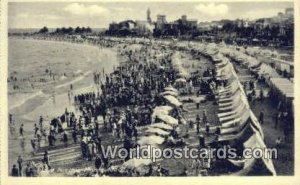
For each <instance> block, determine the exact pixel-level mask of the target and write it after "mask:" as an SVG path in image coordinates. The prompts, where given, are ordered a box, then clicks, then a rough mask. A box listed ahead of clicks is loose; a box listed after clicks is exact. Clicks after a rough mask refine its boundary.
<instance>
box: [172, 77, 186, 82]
mask: <svg viewBox="0 0 300 185" xmlns="http://www.w3.org/2000/svg"><path fill="white" fill-rule="evenodd" d="M175 82H177V83H178V82H182V83H185V82H186V79H184V78H178V79H176V80H175Z"/></svg>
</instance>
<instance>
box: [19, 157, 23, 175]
mask: <svg viewBox="0 0 300 185" xmlns="http://www.w3.org/2000/svg"><path fill="white" fill-rule="evenodd" d="M22 163H23V159H22V157H21V156H20V155H19V157H18V167H19V174H20V176H22Z"/></svg>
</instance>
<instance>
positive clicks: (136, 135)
mask: <svg viewBox="0 0 300 185" xmlns="http://www.w3.org/2000/svg"><path fill="white" fill-rule="evenodd" d="M133 136H134V137H135V140H136V141H137V138H138V131H137V129H136V127H134V128H133Z"/></svg>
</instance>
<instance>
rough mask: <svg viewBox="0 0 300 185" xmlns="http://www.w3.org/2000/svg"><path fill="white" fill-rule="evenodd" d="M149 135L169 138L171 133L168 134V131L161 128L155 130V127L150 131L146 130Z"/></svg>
mask: <svg viewBox="0 0 300 185" xmlns="http://www.w3.org/2000/svg"><path fill="white" fill-rule="evenodd" d="M146 132H147V133H152V134H158V135H161V136H167V135H169V134H170V133H169V132H167V131H164V130H162V129H160V128H153V127H150V128H149V129H148V130H146Z"/></svg>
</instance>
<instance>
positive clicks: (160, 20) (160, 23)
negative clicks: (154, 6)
mask: <svg viewBox="0 0 300 185" xmlns="http://www.w3.org/2000/svg"><path fill="white" fill-rule="evenodd" d="M166 23H167V19H166V16H165V15H157V20H156V26H155V28H156V29H157V30H163V29H164V26H165V24H166Z"/></svg>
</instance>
